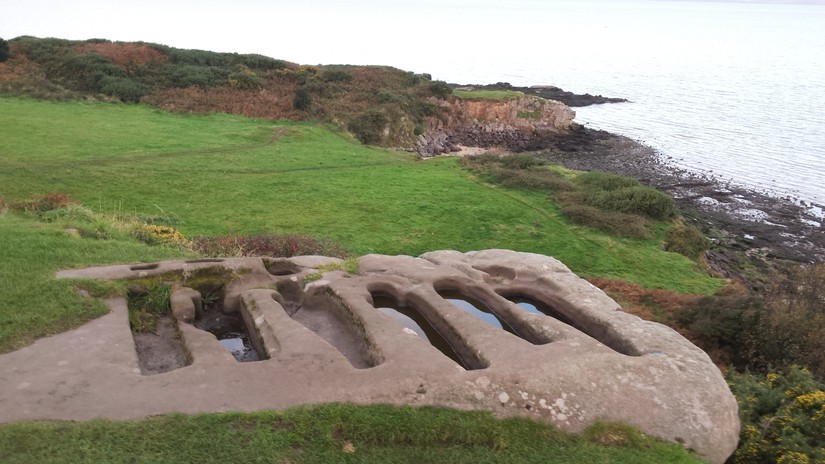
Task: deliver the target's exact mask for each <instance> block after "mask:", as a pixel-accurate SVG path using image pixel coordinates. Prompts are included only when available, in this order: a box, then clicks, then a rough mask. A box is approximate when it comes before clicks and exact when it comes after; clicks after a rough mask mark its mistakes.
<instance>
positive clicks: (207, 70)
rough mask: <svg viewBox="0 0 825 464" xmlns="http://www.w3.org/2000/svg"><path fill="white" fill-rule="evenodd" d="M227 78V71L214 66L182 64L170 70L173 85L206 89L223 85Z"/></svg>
mask: <svg viewBox="0 0 825 464" xmlns="http://www.w3.org/2000/svg"><path fill="white" fill-rule="evenodd" d="M226 79H227V77H226V73H225V72H223V71H221V70H220V69H218V68H215V67H212V66H203V65H181V66H174V67H172V69H171V70H170V71H169V82H170V83H171V85H172V86H173V87H192V86H197V87H200V88H203V89H206V88H209V87H216V86H219V85H223V84H224V83H225V82H226Z"/></svg>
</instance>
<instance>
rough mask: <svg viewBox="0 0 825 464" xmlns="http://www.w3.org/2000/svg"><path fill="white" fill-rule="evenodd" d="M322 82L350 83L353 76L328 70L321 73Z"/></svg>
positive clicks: (344, 72)
mask: <svg viewBox="0 0 825 464" xmlns="http://www.w3.org/2000/svg"><path fill="white" fill-rule="evenodd" d="M321 80H322V81H324V82H349V81H351V80H352V74H350V73H348V72H346V71H342V70H338V69H333V70H327V71H324V72H322V73H321Z"/></svg>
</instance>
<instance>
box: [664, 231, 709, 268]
mask: <svg viewBox="0 0 825 464" xmlns="http://www.w3.org/2000/svg"><path fill="white" fill-rule="evenodd" d="M665 242H666V243H665V249H666V250H667V251H672V252H674V253H679V254H680V255H684V256H687V257H688V258H691V259H697V258H698V257H699V256H700V255H701V254H702V253H703V252H704V251H705V250H707V249H708V239H707V238H706V237H705V235H704V234H702V232H701V231H700V230H699V229H698V228H696V227H695V226H691V225H686V224H683V223H679V224H676V225H673V226H671V227H670V228H669V229H668V230H667V232H666V233H665Z"/></svg>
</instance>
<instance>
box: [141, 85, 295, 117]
mask: <svg viewBox="0 0 825 464" xmlns="http://www.w3.org/2000/svg"><path fill="white" fill-rule="evenodd" d="M142 101H143V102H144V103H148V104H150V105H152V106H156V107H158V108H160V109H163V110H165V111H173V112H177V113H230V114H239V115H242V116H248V117H251V118H266V119H274V120H275V119H280V120H282V119H288V120H301V119H304V118H305V117H306V114H304V113H302V112H301V111H298V110H295V109H293V108H292V91H291V90H290V89H289V88H286V87H265V88H261V89H257V90H243V89H233V88H230V87H213V88H208V89H203V88H200V87H195V86H192V87H187V88H183V89H181V88H169V89H162V90H158V91H156V92H153V93H151V94H150V95H148V96H146V97H144V98H143V100H142Z"/></svg>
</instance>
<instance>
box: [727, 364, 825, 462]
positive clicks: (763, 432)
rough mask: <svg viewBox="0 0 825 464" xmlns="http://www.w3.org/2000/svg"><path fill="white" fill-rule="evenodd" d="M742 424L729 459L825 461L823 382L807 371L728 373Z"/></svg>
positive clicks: (746, 460)
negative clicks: (760, 373)
mask: <svg viewBox="0 0 825 464" xmlns="http://www.w3.org/2000/svg"><path fill="white" fill-rule="evenodd" d="M728 384H729V385H730V387H731V391H733V393H734V395H735V396H736V399H737V401H738V402H739V418H740V420H741V424H742V428H741V432H740V438H739V447H738V448H737V450H736V452H735V453H734V454H733V456H732V458H731V461H732V462H733V463H735V464H738V463H742V464H744V463H748V464H750V463H809V462H810V463H815V462H825V448H823V447H822V443H825V385H823V384H822V382H821V381H818V380H816V379H815V378H814V377H813V375H812V374H811V372H810V371H808V370H806V369H802V368H799V367H796V366H794V367H791V368H790V369H789V370H788V372H787V373H785V374H781V373H776V372H770V373H768V374H767V375H765V376H764V377H763V376H756V375H750V374H746V375H736V374H730V375H729V376H728Z"/></svg>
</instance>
